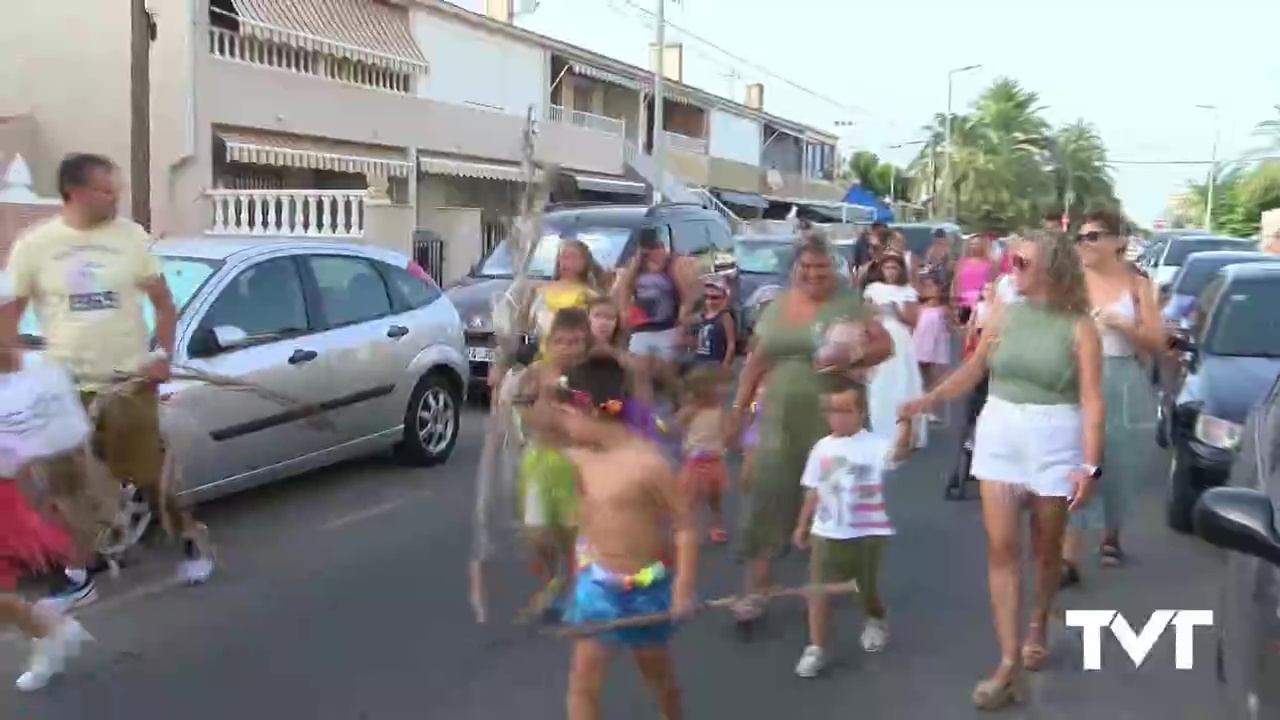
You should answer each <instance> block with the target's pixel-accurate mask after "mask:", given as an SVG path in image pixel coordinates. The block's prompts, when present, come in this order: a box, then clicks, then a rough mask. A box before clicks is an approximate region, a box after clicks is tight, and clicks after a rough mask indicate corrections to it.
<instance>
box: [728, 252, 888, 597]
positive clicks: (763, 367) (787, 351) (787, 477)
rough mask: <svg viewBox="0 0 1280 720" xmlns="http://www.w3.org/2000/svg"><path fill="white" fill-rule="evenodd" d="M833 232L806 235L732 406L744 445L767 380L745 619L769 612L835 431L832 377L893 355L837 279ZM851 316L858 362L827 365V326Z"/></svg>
mask: <svg viewBox="0 0 1280 720" xmlns="http://www.w3.org/2000/svg"><path fill="white" fill-rule="evenodd" d="M834 262H835V261H834V257H833V255H832V252H831V248H830V246H829V244H828V243H827V241H826V239H825V238H824V237H823V236H822V235H821V234H820V233H818V232H815V231H806V232H805V233H804V234H803V235H802V236H801V237H800V239H799V242H798V244H797V249H796V255H795V261H794V265H793V267H792V272H791V286H790V287H789V288H787V289H786V290H785V291H783V292H782V294H781V295H779V296H778V298H777V299H776V300H774V301H773V302H772V303H770V305H769V307H768V309H766V310H765V312H764V314H763V316H762V317H761V318H760V321H759V322H758V323H757V325H756V328H755V336H754V338H753V339H752V350H751V353H750V354H749V355H748V357H747V363H746V367H745V368H744V370H743V372H742V376H741V381H740V382H739V384H738V392H737V396H736V397H735V399H734V403H733V411H732V412H731V413H730V415H729V417H730V421H729V423H728V425H729V437H728V438H727V439H728V441H729V443H731V444H736V443H737V442H738V438H739V431H740V429H741V428H742V421H743V415H744V413H745V412H746V410H747V408H749V407H750V405H751V401H752V399H753V398H754V397H755V395H756V390H757V388H758V387H759V386H760V384H761V383H764V386H765V391H764V398H763V400H762V401H761V403H760V412H761V415H760V418H759V420H758V422H759V441H758V445H757V446H756V448H755V457H754V460H753V463H752V470H751V478H750V479H749V487H750V494H749V495H748V496H747V498H746V503H745V504H744V512H743V527H742V542H743V547H742V551H743V556H744V557H745V559H746V560H747V564H748V568H747V574H746V586H745V592H744V597H746V598H747V599H746V600H744V601H743V602H742V603H741V604H740V605H739V607H737V608H735V610H736V614H737V617H738V620H739V621H740V622H750V621H752V620H754V619H756V618H758V617H759V616H760V612H761V604H760V601H759V594H760V593H761V592H763V591H764V590H766V589H767V588H768V587H769V586H770V585H771V577H770V567H771V564H772V561H773V560H774V559H775V558H777V557H778V556H779V555H781V554H782V552H784V551H785V550H786V548H787V546H788V543H789V542H790V541H791V531H792V530H793V529H794V528H795V523H796V516H797V514H798V513H799V511H800V501H801V498H802V489H801V487H800V476H801V474H802V473H803V472H804V465H805V461H806V460H807V459H808V457H809V450H811V449H812V448H813V445H814V443H816V442H817V441H818V440H820V439H822V438H823V437H825V436H826V435H827V434H828V428H827V422H826V418H825V417H824V416H823V415H822V413H820V412H818V411H817V410H818V407H819V404H820V402H821V396H822V395H823V394H824V393H826V392H828V391H829V389H831V388H832V385H833V383H835V382H838V381H840V380H844V381H846V382H847V381H848V379H849V378H850V377H854V376H856V374H857V373H858V372H859V371H861V370H862V369H865V368H869V367H874V366H875V365H878V364H879V363H881V362H883V361H884V360H886V359H887V358H888V357H889V356H890V355H892V354H893V341H892V340H891V339H890V337H889V334H888V332H886V331H885V329H884V327H883V326H881V325H880V324H879V323H878V322H876V321H875V320H874V319H872V318H871V316H870V313H869V312H868V311H867V309H866V308H865V307H864V306H863V303H862V298H861V296H860V294H859V293H857V292H854V291H853V290H852V289H850V288H842V287H840V286H839V285H838V276H837V274H836V272H835V267H834ZM842 321H860V322H862V323H864V327H865V329H866V337H865V342H864V343H863V353H862V355H861V357H860V358H859V359H858V360H857V363H856V365H851V366H846V367H840V368H830V367H828V368H822V369H819V368H818V367H817V365H816V363H815V357H814V356H815V353H816V352H817V350H818V347H819V345H820V344H821V343H822V341H823V338H824V336H825V335H826V332H827V330H828V329H829V328H830V327H831V326H832V325H833V324H835V323H837V322H842Z"/></svg>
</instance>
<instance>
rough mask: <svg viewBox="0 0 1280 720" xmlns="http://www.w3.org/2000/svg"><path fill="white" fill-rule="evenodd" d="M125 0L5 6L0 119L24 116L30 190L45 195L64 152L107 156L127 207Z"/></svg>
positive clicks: (0, 33) (1, 27) (0, 37)
mask: <svg viewBox="0 0 1280 720" xmlns="http://www.w3.org/2000/svg"><path fill="white" fill-rule="evenodd" d="M129 37H130V32H129V0H56V1H50V0H43V1H41V2H9V3H6V8H5V11H4V13H3V20H2V21H0V48H3V54H4V58H5V62H3V63H0V115H17V114H22V113H30V114H31V115H32V116H33V117H34V118H35V120H36V122H37V123H39V126H40V132H39V136H38V149H37V151H36V152H35V153H34V155H35V156H34V157H30V158H27V160H28V162H29V163H30V165H31V170H32V173H33V174H34V176H35V182H36V189H37V190H38V191H40V192H42V193H52V191H53V178H54V175H55V174H56V170H57V164H58V161H59V160H61V159H62V156H63V155H66V154H67V153H69V152H75V151H81V152H97V153H102V154H104V155H108V156H110V157H111V158H113V159H115V160H116V161H117V162H119V163H120V165H121V167H123V168H125V170H126V172H124V173H123V175H124V178H125V180H126V187H125V193H124V196H123V197H122V198H121V208H124V209H126V210H127V208H128V207H129V197H130V195H129V188H128V186H127V180H128V164H129Z"/></svg>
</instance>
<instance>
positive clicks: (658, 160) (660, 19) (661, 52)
mask: <svg viewBox="0 0 1280 720" xmlns="http://www.w3.org/2000/svg"><path fill="white" fill-rule="evenodd" d="M656 2H657V3H658V9H657V12H655V13H654V16H655V17H656V18H657V22H656V23H655V25H656V27H655V28H654V35H655V36H656V37H655V38H654V44H656V45H657V46H658V61H657V62H656V63H654V68H653V167H654V175H656V176H657V177H656V178H654V182H655V183H656V185H655V186H654V189H653V201H654V202H660V201H661V200H662V187H663V186H664V185H665V184H666V173H667V135H666V130H665V129H664V126H663V122H664V120H663V107H662V106H663V105H664V104H666V93H665V92H664V90H663V87H662V86H663V83H664V82H665V81H666V74H667V73H666V61H667V2H666V0H656Z"/></svg>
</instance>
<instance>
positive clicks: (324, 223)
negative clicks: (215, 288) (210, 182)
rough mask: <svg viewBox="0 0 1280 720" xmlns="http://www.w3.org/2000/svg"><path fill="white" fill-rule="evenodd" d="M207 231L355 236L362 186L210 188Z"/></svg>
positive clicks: (361, 217) (358, 230)
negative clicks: (263, 188)
mask: <svg viewBox="0 0 1280 720" xmlns="http://www.w3.org/2000/svg"><path fill="white" fill-rule="evenodd" d="M207 195H208V196H209V199H210V202H211V204H212V205H213V218H212V222H211V224H210V227H209V230H208V233H209V234H211V235H265V236H272V235H275V236H280V237H290V236H292V237H297V236H305V237H327V238H335V239H336V238H354V237H360V236H361V235H363V234H364V199H365V191H364V190H210V191H208V193H207Z"/></svg>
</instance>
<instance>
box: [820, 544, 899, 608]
mask: <svg viewBox="0 0 1280 720" xmlns="http://www.w3.org/2000/svg"><path fill="white" fill-rule="evenodd" d="M884 541H885V538H884V537H883V536H879V535H872V536H869V537H861V538H854V539H853V540H830V539H828V538H824V537H817V536H814V537H813V538H812V544H813V554H812V555H810V557H809V572H810V577H811V582H813V583H814V584H828V583H844V582H849V581H850V580H853V581H854V582H856V583H858V594H859V595H861V596H862V597H863V598H866V599H870V598H879V597H880V582H879V579H880V555H881V554H882V553H883V552H884Z"/></svg>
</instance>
